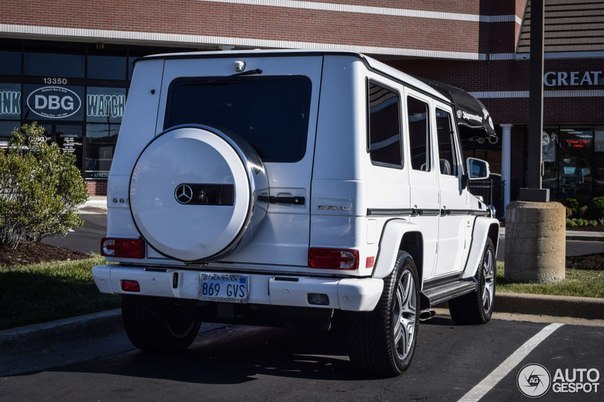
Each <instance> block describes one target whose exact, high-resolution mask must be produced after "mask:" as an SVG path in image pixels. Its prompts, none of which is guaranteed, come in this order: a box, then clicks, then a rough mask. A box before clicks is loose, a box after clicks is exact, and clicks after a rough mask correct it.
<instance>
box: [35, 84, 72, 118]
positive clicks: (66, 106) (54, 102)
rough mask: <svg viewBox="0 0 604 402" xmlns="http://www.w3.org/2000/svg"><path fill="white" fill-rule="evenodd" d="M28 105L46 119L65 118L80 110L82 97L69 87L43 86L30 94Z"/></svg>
mask: <svg viewBox="0 0 604 402" xmlns="http://www.w3.org/2000/svg"><path fill="white" fill-rule="evenodd" d="M27 107H28V108H29V110H31V111H32V112H33V113H35V114H37V115H38V116H40V117H44V118H46V119H64V118H67V117H70V116H73V115H74V114H76V113H77V112H78V111H79V110H80V108H81V107H82V99H80V97H79V96H78V94H76V93H75V92H74V91H72V90H71V89H68V88H63V87H42V88H38V89H36V90H35V91H33V92H32V93H30V94H29V96H28V97H27Z"/></svg>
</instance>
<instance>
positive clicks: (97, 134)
mask: <svg viewBox="0 0 604 402" xmlns="http://www.w3.org/2000/svg"><path fill="white" fill-rule="evenodd" d="M119 128H120V126H119V124H87V125H86V170H85V177H86V178H88V179H105V178H107V177H109V169H110V168H111V161H112V160H113V153H114V151H115V144H116V143H117V134H118V131H119Z"/></svg>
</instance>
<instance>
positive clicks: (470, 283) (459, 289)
mask: <svg viewBox="0 0 604 402" xmlns="http://www.w3.org/2000/svg"><path fill="white" fill-rule="evenodd" d="M475 290H476V282H475V281H474V280H472V279H470V280H457V281H454V282H449V283H445V284H442V285H438V286H435V287H432V288H429V289H424V290H423V291H422V294H423V296H425V297H426V298H427V299H428V300H427V301H428V302H429V304H428V305H427V306H424V305H422V309H424V308H432V307H434V306H437V305H439V304H440V303H443V302H445V301H447V300H451V299H454V298H456V297H459V296H463V295H465V294H468V293H471V292H473V291H475Z"/></svg>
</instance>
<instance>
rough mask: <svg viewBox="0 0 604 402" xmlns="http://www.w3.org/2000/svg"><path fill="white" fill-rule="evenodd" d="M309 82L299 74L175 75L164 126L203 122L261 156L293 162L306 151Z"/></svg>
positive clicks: (267, 160) (270, 160) (309, 95)
mask: <svg viewBox="0 0 604 402" xmlns="http://www.w3.org/2000/svg"><path fill="white" fill-rule="evenodd" d="M311 87H312V84H311V81H310V80H309V79H308V78H307V77H302V76H287V77H281V76H271V77H261V76H254V77H246V76H243V77H232V78H229V77H209V78H180V79H176V80H174V81H173V82H172V83H171V84H170V88H169V91H168V106H167V108H166V117H165V120H164V129H168V128H170V127H173V126H177V125H181V124H203V125H206V126H211V127H214V128H216V129H219V130H221V131H223V132H225V133H226V134H227V135H228V134H235V135H237V136H239V137H240V138H243V139H244V140H246V141H247V142H248V143H249V144H250V145H252V146H253V147H254V148H255V150H256V152H258V155H259V156H260V157H261V158H262V160H263V161H264V162H297V161H299V160H301V159H302V158H303V157H304V155H305V153H306V143H307V135H308V124H309V122H308V115H309V111H310V99H311Z"/></svg>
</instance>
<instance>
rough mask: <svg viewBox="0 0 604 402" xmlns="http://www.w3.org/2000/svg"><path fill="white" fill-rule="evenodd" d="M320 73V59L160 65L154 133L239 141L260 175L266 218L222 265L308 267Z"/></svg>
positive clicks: (245, 59)
mask: <svg viewBox="0 0 604 402" xmlns="http://www.w3.org/2000/svg"><path fill="white" fill-rule="evenodd" d="M262 56H263V57H262ZM242 66H243V69H242ZM321 69H322V56H304V57H289V56H283V57H275V56H267V55H261V57H258V56H257V55H248V54H242V55H239V56H232V55H229V57H219V58H189V59H167V60H166V61H165V68H164V77H163V84H162V89H161V94H160V97H161V100H160V110H159V119H158V126H157V128H156V133H160V132H162V131H163V130H165V129H167V128H169V127H172V126H175V125H180V124H202V125H206V126H211V127H214V128H216V129H218V130H221V131H223V132H225V133H227V134H230V133H232V134H234V135H236V136H238V137H239V138H241V139H243V140H244V141H246V142H247V143H248V144H250V145H251V146H252V147H253V148H254V149H255V150H256V152H257V153H258V154H259V156H260V158H261V159H262V161H263V163H264V165H265V167H266V172H267V175H268V179H269V187H270V200H271V202H270V203H269V204H268V213H267V215H266V217H265V218H264V220H263V221H262V223H261V224H260V225H258V227H257V232H256V233H254V234H253V236H251V237H250V240H249V241H248V242H247V243H246V244H242V245H240V246H239V247H237V248H236V249H235V251H233V252H232V253H231V254H229V255H227V256H225V257H223V258H222V259H221V261H222V262H229V263H232V262H237V263H239V264H249V265H248V267H249V268H250V269H253V268H254V265H255V264H271V265H274V266H275V269H280V268H279V266H282V268H283V269H295V267H291V268H287V266H306V265H307V260H308V254H307V253H308V245H309V225H310V224H309V204H310V183H311V173H312V160H313V149H314V141H315V130H316V120H317V109H318V103H319V90H320V79H321ZM208 230H212V228H208Z"/></svg>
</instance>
